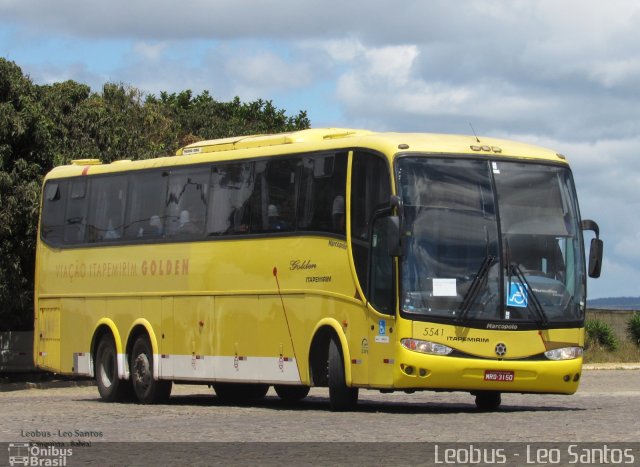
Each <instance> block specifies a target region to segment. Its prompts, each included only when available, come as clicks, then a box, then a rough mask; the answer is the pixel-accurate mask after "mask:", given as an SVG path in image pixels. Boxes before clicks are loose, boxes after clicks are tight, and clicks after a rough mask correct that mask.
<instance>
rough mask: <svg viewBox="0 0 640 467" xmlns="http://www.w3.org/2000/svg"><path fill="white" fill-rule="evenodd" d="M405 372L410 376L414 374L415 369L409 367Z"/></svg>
mask: <svg viewBox="0 0 640 467" xmlns="http://www.w3.org/2000/svg"><path fill="white" fill-rule="evenodd" d="M404 372H405V373H406V374H408V375H412V374H413V367H412V366H408V367H406V368H405V369H404Z"/></svg>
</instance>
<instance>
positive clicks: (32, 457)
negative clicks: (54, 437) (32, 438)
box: [9, 443, 73, 467]
mask: <svg viewBox="0 0 640 467" xmlns="http://www.w3.org/2000/svg"><path fill="white" fill-rule="evenodd" d="M72 455H73V449H71V448H65V447H59V446H41V445H38V444H37V443H9V465H11V466H14V465H28V466H52V467H60V466H65V465H67V457H71V456H72Z"/></svg>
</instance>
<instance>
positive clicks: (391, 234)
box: [384, 216, 402, 257]
mask: <svg viewBox="0 0 640 467" xmlns="http://www.w3.org/2000/svg"><path fill="white" fill-rule="evenodd" d="M384 229H385V235H386V237H387V249H388V250H389V256H393V257H398V256H402V248H401V246H400V218H399V217H398V216H387V217H385V220H384Z"/></svg>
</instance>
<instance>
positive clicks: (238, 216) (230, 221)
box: [206, 162, 262, 235]
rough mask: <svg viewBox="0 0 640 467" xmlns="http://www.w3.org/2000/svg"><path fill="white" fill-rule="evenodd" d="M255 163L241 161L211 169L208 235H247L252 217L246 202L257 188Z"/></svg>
mask: <svg viewBox="0 0 640 467" xmlns="http://www.w3.org/2000/svg"><path fill="white" fill-rule="evenodd" d="M256 165H262V164H260V163H258V164H256V163H253V162H240V163H234V164H223V165H220V166H216V167H213V168H212V169H211V182H210V183H211V190H210V195H209V196H210V197H209V205H208V209H207V210H208V213H207V229H206V232H207V235H235V234H243V233H247V232H248V228H249V219H250V217H251V213H250V204H249V199H250V198H251V197H252V195H253V193H254V188H255V187H256V176H258V177H259V176H260V175H256V174H255V169H256V167H255V166H256Z"/></svg>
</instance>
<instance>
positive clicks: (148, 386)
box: [130, 336, 171, 404]
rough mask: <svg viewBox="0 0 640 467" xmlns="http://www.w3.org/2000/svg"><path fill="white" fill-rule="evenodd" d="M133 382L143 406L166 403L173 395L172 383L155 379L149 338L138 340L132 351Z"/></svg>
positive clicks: (144, 337)
mask: <svg viewBox="0 0 640 467" xmlns="http://www.w3.org/2000/svg"><path fill="white" fill-rule="evenodd" d="M130 367H131V382H132V385H133V390H134V392H135V394H136V397H137V398H138V401H139V402H140V403H141V404H158V403H161V402H166V401H167V400H168V399H169V396H170V395H171V381H161V380H156V379H154V374H153V351H152V350H151V343H150V342H149V338H148V337H147V336H140V337H138V338H137V339H136V341H135V342H134V344H133V349H132V350H131V364H130Z"/></svg>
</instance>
